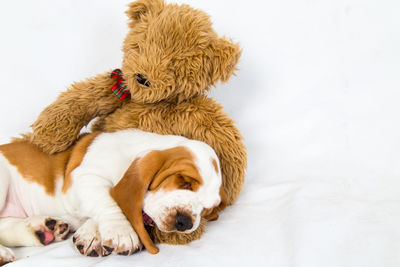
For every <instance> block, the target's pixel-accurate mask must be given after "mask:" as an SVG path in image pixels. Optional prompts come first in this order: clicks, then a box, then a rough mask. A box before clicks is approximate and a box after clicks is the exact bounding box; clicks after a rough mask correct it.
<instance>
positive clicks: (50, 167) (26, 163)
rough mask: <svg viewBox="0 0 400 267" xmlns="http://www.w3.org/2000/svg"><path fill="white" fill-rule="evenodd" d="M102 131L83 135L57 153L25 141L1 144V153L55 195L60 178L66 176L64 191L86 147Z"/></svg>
mask: <svg viewBox="0 0 400 267" xmlns="http://www.w3.org/2000/svg"><path fill="white" fill-rule="evenodd" d="M99 134H100V133H92V134H87V135H84V136H82V137H81V138H80V139H79V140H78V141H77V143H76V144H75V145H74V146H72V147H71V148H70V149H68V150H66V151H64V152H61V153H57V154H54V155H49V154H46V153H45V152H43V151H42V150H41V149H40V148H39V147H37V146H36V145H33V144H31V143H30V142H28V141H24V140H15V141H14V142H12V143H10V144H6V145H2V146H0V152H1V153H2V154H3V155H4V157H6V158H7V160H8V162H9V163H10V164H11V165H13V166H14V167H16V168H17V170H18V172H19V173H20V174H21V176H22V177H23V178H24V179H25V180H28V181H30V182H35V183H37V184H39V185H41V186H43V187H44V189H45V192H46V193H47V194H49V195H52V196H53V195H54V190H55V182H56V180H57V179H59V178H64V184H63V189H62V190H63V192H64V193H65V192H66V191H67V190H68V188H69V187H70V186H71V184H72V181H71V177H70V173H71V172H72V171H73V170H74V169H75V168H76V167H78V166H79V165H80V164H81V162H82V160H83V157H84V156H85V153H86V151H87V148H88V147H89V146H90V144H91V143H92V142H93V140H94V139H95V138H96V137H97V136H98V135H99Z"/></svg>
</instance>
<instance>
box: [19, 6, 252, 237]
mask: <svg viewBox="0 0 400 267" xmlns="http://www.w3.org/2000/svg"><path fill="white" fill-rule="evenodd" d="M126 14H127V15H128V18H129V23H128V27H129V32H128V33H127V35H126V37H125V40H124V43H123V47H122V51H123V58H122V66H121V67H120V69H115V70H114V71H111V70H110V71H107V72H105V73H102V74H99V75H96V76H94V77H91V78H88V79H86V80H84V81H81V82H75V83H73V84H72V85H71V86H70V88H69V89H67V90H66V91H65V92H63V93H61V94H60V95H59V97H58V98H57V99H56V100H55V102H54V103H52V104H50V105H49V106H48V107H46V108H45V109H44V110H43V111H42V112H41V113H40V115H39V117H38V118H37V120H36V121H35V122H34V123H33V124H32V130H33V131H32V133H31V134H30V135H29V136H28V137H27V138H29V139H30V141H31V142H33V143H34V144H36V145H38V146H39V147H40V148H42V149H43V150H44V151H45V152H47V153H51V154H52V153H57V152H61V151H64V150H66V149H68V148H69V147H70V146H71V145H72V144H73V143H74V142H75V141H76V140H77V138H78V137H79V135H80V132H81V129H82V128H83V127H85V126H86V125H87V124H88V123H89V122H91V121H92V120H93V119H95V120H94V122H92V127H91V129H92V131H102V132H113V131H117V130H122V129H127V128H138V129H141V130H144V131H150V132H154V133H158V134H173V135H181V136H185V137H187V138H190V139H196V140H199V141H203V142H205V143H207V144H209V145H210V146H211V147H213V148H214V150H215V151H216V153H217V155H218V157H219V160H220V165H221V172H222V177H223V183H222V187H221V188H222V189H221V196H224V197H223V201H222V203H221V205H220V206H219V208H218V209H217V210H216V211H214V212H219V211H220V210H222V209H224V208H225V206H226V205H231V204H233V203H234V202H235V200H236V199H237V197H238V195H239V193H240V191H241V188H242V185H243V183H244V179H245V171H246V168H247V154H246V148H245V146H244V144H243V137H242V135H241V134H240V132H239V131H238V129H237V128H236V127H235V124H234V121H233V120H232V119H230V118H229V116H228V115H227V114H226V113H224V111H223V107H222V106H221V105H220V104H219V103H217V102H216V101H215V100H214V99H212V98H211V97H209V96H208V92H209V91H210V89H211V87H213V86H215V85H216V83H217V82H226V81H228V79H229V78H230V77H231V76H232V75H233V73H234V71H235V69H236V65H237V63H238V60H239V58H240V55H241V52H242V51H241V48H240V47H239V45H238V44H237V43H234V42H232V41H231V40H229V39H226V38H224V37H219V36H218V35H217V33H216V32H215V31H214V30H213V28H212V23H211V21H210V18H209V16H208V15H207V14H206V13H204V12H203V11H200V10H197V9H194V8H192V7H190V6H188V5H185V4H182V5H177V4H166V3H165V2H164V1H163V0H137V1H135V2H133V3H131V4H129V7H128V10H127V11H126ZM209 215H210V214H209ZM207 219H209V220H210V219H215V216H205V217H204V218H203V219H202V223H201V227H199V228H198V230H196V231H195V232H193V233H190V234H185V233H164V232H161V231H159V230H158V229H157V228H156V227H155V228H153V229H152V230H151V231H152V232H151V236H152V238H153V239H154V241H155V242H156V243H160V242H161V243H169V244H185V243H188V242H190V241H192V240H196V239H198V238H200V236H201V234H202V233H203V232H204V225H205V224H206V221H207Z"/></svg>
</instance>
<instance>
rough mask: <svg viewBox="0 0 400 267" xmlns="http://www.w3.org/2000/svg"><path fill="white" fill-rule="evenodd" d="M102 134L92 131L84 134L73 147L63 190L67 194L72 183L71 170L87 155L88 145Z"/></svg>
mask: <svg viewBox="0 0 400 267" xmlns="http://www.w3.org/2000/svg"><path fill="white" fill-rule="evenodd" d="M99 134H100V132H96V133H92V134H88V135H85V136H83V137H82V138H81V139H80V140H79V141H78V142H77V143H76V145H75V146H74V147H73V150H72V153H71V156H70V159H69V161H68V165H67V166H66V170H65V177H64V184H63V188H62V192H63V193H64V194H65V193H66V192H67V191H68V189H69V188H70V187H71V185H72V178H71V172H72V171H73V170H75V169H76V168H77V167H79V165H81V162H82V160H83V158H84V157H85V155H86V152H87V149H88V147H89V146H90V145H91V144H92V142H93V140H94V139H95V138H96V137H97V136H98V135H99Z"/></svg>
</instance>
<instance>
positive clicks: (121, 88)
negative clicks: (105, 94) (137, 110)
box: [108, 69, 130, 101]
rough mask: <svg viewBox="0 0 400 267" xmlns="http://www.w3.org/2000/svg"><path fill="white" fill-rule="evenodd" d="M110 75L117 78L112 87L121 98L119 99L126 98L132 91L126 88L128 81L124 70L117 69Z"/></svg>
mask: <svg viewBox="0 0 400 267" xmlns="http://www.w3.org/2000/svg"><path fill="white" fill-rule="evenodd" d="M108 77H109V78H116V79H117V81H116V82H115V84H114V85H113V86H112V87H111V91H112V92H113V93H114V95H116V96H117V97H118V98H119V100H121V101H122V100H124V98H125V97H126V96H128V95H129V94H130V92H129V90H128V89H126V83H125V79H124V76H123V74H122V71H121V70H120V69H115V70H113V71H112V72H111V73H110V74H109V75H108Z"/></svg>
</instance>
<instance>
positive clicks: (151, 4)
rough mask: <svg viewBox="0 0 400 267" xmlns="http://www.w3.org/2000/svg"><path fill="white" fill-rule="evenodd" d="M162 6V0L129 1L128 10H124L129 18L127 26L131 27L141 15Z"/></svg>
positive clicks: (157, 9)
mask: <svg viewBox="0 0 400 267" xmlns="http://www.w3.org/2000/svg"><path fill="white" fill-rule="evenodd" d="M164 6H165V3H164V1H163V0H137V1H135V2H132V3H130V4H129V8H128V10H127V11H126V12H125V13H126V14H127V15H128V17H129V19H130V23H129V27H132V26H133V25H134V24H135V22H137V21H139V20H140V19H141V18H142V17H143V16H145V15H147V14H149V13H156V12H159V11H161V10H162V9H163V8H164Z"/></svg>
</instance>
